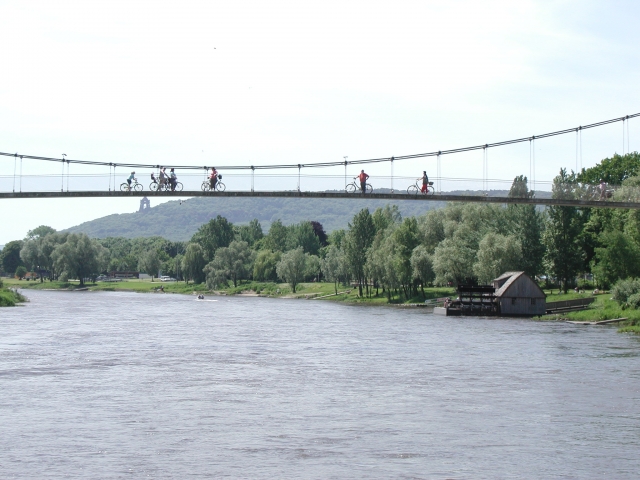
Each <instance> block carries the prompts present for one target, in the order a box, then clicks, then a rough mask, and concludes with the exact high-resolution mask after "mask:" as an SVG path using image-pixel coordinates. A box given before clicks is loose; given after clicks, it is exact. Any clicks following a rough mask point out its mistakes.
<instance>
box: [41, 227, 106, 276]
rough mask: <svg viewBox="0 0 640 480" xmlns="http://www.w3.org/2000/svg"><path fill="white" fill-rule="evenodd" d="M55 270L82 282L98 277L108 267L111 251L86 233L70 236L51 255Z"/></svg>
mask: <svg viewBox="0 0 640 480" xmlns="http://www.w3.org/2000/svg"><path fill="white" fill-rule="evenodd" d="M51 257H52V259H53V263H54V266H55V268H56V269H57V270H58V271H60V272H66V274H67V276H68V277H70V278H72V277H75V278H77V279H78V280H80V286H81V287H82V286H84V279H85V278H89V277H92V276H96V275H97V274H99V273H100V271H101V270H102V269H103V268H104V267H105V266H106V263H107V261H108V258H109V251H108V250H107V249H106V248H104V247H103V246H102V245H100V244H99V243H98V242H97V241H95V240H91V239H90V238H89V237H88V236H87V235H85V234H84V233H80V234H70V235H69V236H68V237H67V240H66V241H65V242H64V243H63V244H60V245H58V246H57V247H55V249H54V250H53V253H52V254H51Z"/></svg>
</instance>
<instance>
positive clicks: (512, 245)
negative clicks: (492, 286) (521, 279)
mask: <svg viewBox="0 0 640 480" xmlns="http://www.w3.org/2000/svg"><path fill="white" fill-rule="evenodd" d="M477 259H478V260H477V261H476V263H474V265H473V272H474V274H475V275H476V277H477V278H478V282H479V283H481V284H485V285H486V284H489V283H491V281H492V280H493V279H494V278H497V277H498V276H500V275H501V274H503V273H504V272H512V271H516V270H518V266H519V264H520V262H521V259H522V246H521V245H520V242H519V241H518V239H517V238H515V237H514V236H504V235H500V234H499V233H493V232H490V233H487V234H486V235H485V236H484V238H483V239H482V240H481V241H480V248H479V249H478V254H477Z"/></svg>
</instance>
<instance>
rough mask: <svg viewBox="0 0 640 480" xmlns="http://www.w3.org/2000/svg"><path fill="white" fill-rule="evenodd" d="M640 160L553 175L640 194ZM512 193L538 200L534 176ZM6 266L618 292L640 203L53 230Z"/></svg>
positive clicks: (631, 273)
mask: <svg viewBox="0 0 640 480" xmlns="http://www.w3.org/2000/svg"><path fill="white" fill-rule="evenodd" d="M639 175H640V156H639V155H638V154H637V153H632V154H628V155H624V156H619V155H614V156H613V157H612V158H609V159H605V160H603V161H602V162H601V163H599V164H598V165H596V166H595V167H593V168H591V169H583V170H582V171H581V172H578V173H576V172H567V171H566V170H564V169H562V170H561V171H560V173H559V175H558V176H556V177H555V179H554V180H553V186H552V194H553V197H554V198H584V195H585V192H586V191H589V190H593V188H594V185H597V183H598V182H599V181H601V180H604V181H606V182H608V183H610V184H615V185H619V186H620V188H619V189H618V190H617V191H616V192H615V194H614V195H615V197H616V198H618V199H627V200H628V199H630V198H635V197H633V195H634V194H635V193H634V192H636V190H637V186H638V185H640V176H639ZM509 195H510V196H512V197H523V196H524V197H526V196H532V195H533V192H531V191H530V190H529V188H528V181H527V178H526V177H525V176H519V177H516V178H515V179H514V181H513V184H512V186H511V189H510V191H509ZM1 260H2V266H3V268H4V269H5V271H7V272H10V273H13V272H15V271H16V270H17V268H18V267H19V266H24V267H25V268H28V269H31V270H34V269H36V268H38V269H40V270H46V271H48V272H49V275H50V276H51V278H60V277H62V278H77V279H79V280H80V281H81V283H83V282H84V279H85V278H92V277H95V276H96V275H97V274H99V273H101V272H107V271H131V270H139V271H142V272H146V273H149V274H150V275H156V274H157V272H158V271H162V272H163V274H166V275H171V276H174V277H175V278H178V279H181V280H184V281H190V282H194V283H206V284H207V286H208V288H210V289H218V288H225V287H227V286H229V285H234V286H237V285H238V284H239V282H241V281H244V280H253V281H261V282H264V281H284V282H287V283H289V284H290V286H291V289H292V290H293V291H294V292H295V291H296V288H297V286H298V285H299V283H301V282H304V281H311V280H316V281H319V280H325V281H329V282H333V283H334V288H335V291H336V292H337V289H338V284H339V283H344V284H349V283H353V284H354V285H356V286H357V288H358V291H359V294H360V295H361V296H365V295H380V294H381V293H382V294H383V295H385V296H387V298H388V299H390V300H391V299H392V298H393V297H403V298H412V297H414V296H416V295H419V294H420V293H421V292H422V294H424V290H423V289H424V287H425V286H428V285H457V284H460V283H479V284H485V283H488V282H490V281H491V280H492V279H493V278H496V277H497V276H499V275H500V274H502V273H503V272H505V271H514V270H517V271H524V272H526V273H527V274H528V275H529V276H531V277H532V278H536V277H537V278H538V279H541V280H543V281H545V282H547V283H548V284H555V285H557V286H559V287H560V288H562V289H563V290H565V291H566V290H567V289H569V288H572V287H574V286H576V285H577V282H578V279H579V278H580V277H582V276H583V275H587V274H588V275H593V281H594V283H595V285H596V286H598V287H601V288H609V287H610V286H611V285H612V284H614V283H615V282H616V281H618V280H619V279H625V278H629V277H640V212H639V211H638V210H623V209H615V210H614V209H606V208H579V207H559V206H558V207H555V206H554V207H548V208H546V209H541V208H538V207H536V206H534V205H511V204H510V205H508V206H500V205H485V204H461V203H458V204H448V205H447V206H446V207H444V208H442V209H438V210H431V211H429V212H427V213H426V214H424V215H421V216H417V217H407V218H403V217H402V215H401V214H400V212H399V210H398V208H397V207H396V206H393V205H387V206H385V207H384V208H378V209H376V210H375V211H373V212H370V211H369V210H368V209H366V208H364V209H362V210H360V211H359V212H358V213H357V214H355V215H354V216H353V218H352V219H351V221H350V222H349V224H348V227H347V228H345V229H340V230H335V231H333V232H331V233H330V234H329V235H327V234H326V233H325V231H324V229H323V226H322V225H321V224H320V223H318V222H314V221H304V222H300V223H296V224H293V225H284V224H283V223H282V222H281V221H279V220H278V221H275V222H273V223H272V224H271V226H270V228H269V231H268V232H267V233H266V234H265V233H264V232H263V230H262V227H261V225H260V223H259V222H258V220H253V221H251V222H250V223H249V224H248V225H233V224H232V223H231V222H229V221H228V220H227V219H226V218H224V217H223V216H220V215H218V216H217V217H216V218H214V219H212V220H210V221H209V222H207V223H206V224H204V225H202V226H201V227H200V228H199V229H198V231H197V232H196V233H195V234H194V235H193V237H192V238H191V239H190V240H189V241H188V242H171V241H168V240H165V239H163V238H161V237H152V238H137V239H124V238H105V239H98V240H96V239H90V238H88V237H87V236H86V235H83V234H68V233H60V232H56V231H55V230H53V229H51V228H50V227H45V226H41V227H38V228H37V229H35V230H33V231H30V232H29V233H28V235H27V238H25V239H23V240H18V241H15V242H10V243H9V244H7V245H6V246H5V248H4V250H3V251H2V258H1Z"/></svg>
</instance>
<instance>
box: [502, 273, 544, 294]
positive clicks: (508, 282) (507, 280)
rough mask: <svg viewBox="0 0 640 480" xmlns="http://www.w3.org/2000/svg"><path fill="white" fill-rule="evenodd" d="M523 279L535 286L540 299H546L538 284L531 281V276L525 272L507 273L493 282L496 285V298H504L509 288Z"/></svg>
mask: <svg viewBox="0 0 640 480" xmlns="http://www.w3.org/2000/svg"><path fill="white" fill-rule="evenodd" d="M521 277H523V278H526V279H527V280H528V281H529V282H530V283H531V284H533V285H534V286H535V289H536V290H537V291H538V292H539V293H540V297H542V298H545V297H546V295H545V294H544V292H543V291H542V289H541V288H540V287H539V286H538V284H537V283H536V282H534V281H533V280H531V277H529V275H527V274H526V273H524V272H505V273H503V274H502V275H500V276H499V277H498V278H496V279H495V280H494V281H493V283H494V285H495V286H496V293H495V295H496V297H502V296H504V294H505V293H507V290H509V288H511V286H512V285H513V284H514V283H515V282H516V281H517V280H518V279H519V278H521Z"/></svg>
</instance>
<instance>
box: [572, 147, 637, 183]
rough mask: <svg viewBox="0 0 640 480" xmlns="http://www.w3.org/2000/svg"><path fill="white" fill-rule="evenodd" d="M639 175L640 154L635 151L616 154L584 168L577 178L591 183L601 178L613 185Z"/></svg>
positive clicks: (597, 181) (598, 181)
mask: <svg viewBox="0 0 640 480" xmlns="http://www.w3.org/2000/svg"><path fill="white" fill-rule="evenodd" d="M637 175H640V154H639V153H638V152H633V153H629V154H627V155H618V154H615V155H614V156H613V157H611V158H605V159H604V160H602V161H601V162H600V163H598V164H596V165H595V166H594V167H591V168H588V169H586V170H585V169H582V171H581V172H580V174H579V175H578V176H577V180H578V181H579V182H582V183H588V184H591V185H597V184H598V183H600V180H604V181H605V182H607V183H610V184H612V185H620V184H622V182H623V181H624V180H626V179H627V178H629V177H635V176H637Z"/></svg>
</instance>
